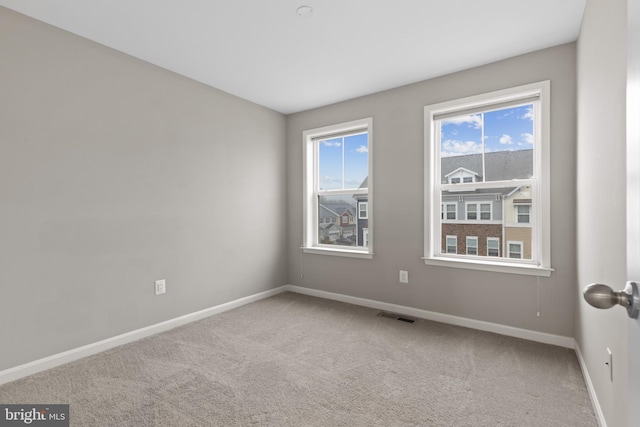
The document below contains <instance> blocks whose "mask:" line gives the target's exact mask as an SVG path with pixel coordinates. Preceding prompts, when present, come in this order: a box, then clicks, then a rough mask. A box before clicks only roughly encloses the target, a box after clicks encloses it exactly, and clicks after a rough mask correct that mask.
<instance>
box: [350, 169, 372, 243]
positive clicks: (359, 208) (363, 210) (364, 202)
mask: <svg viewBox="0 0 640 427" xmlns="http://www.w3.org/2000/svg"><path fill="white" fill-rule="evenodd" d="M368 187H369V177H366V178H365V179H364V181H362V184H360V188H368ZM353 198H354V199H356V215H357V218H358V236H357V245H358V246H364V247H368V246H369V196H368V195H355V196H353Z"/></svg>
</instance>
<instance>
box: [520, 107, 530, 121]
mask: <svg viewBox="0 0 640 427" xmlns="http://www.w3.org/2000/svg"><path fill="white" fill-rule="evenodd" d="M520 118H521V119H525V120H533V107H528V108H527V112H526V113H524V116H522V117H520Z"/></svg>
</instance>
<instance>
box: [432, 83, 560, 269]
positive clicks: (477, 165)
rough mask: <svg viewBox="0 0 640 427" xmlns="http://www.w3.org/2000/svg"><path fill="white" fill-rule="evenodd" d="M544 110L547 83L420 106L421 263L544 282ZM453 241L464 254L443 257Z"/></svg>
mask: <svg viewBox="0 0 640 427" xmlns="http://www.w3.org/2000/svg"><path fill="white" fill-rule="evenodd" d="M549 103H550V84H549V82H548V81H546V82H540V83H534V84H530V85H525V86H520V87H516V88H511V89H506V90H502V91H497V92H492V93H488V94H484V95H477V96H472V97H469V98H464V99H459V100H454V101H448V102H444V103H440V104H435V105H429V106H426V107H425V168H426V173H425V177H426V178H425V180H426V182H425V184H426V185H425V229H426V233H425V255H424V260H425V263H426V264H431V265H442V266H452V267H458V268H471V269H479V270H490V271H501V272H510V273H521V274H530V275H538V276H550V275H551V272H552V268H551V266H550V215H549V212H550V210H549V206H550V205H549V193H550V191H549V188H550V183H549V177H550V176H549V167H550V166H549V165H550V162H549V146H550V141H549V134H550V132H549V121H550V115H549V114H550V113H549ZM525 198H526V199H525ZM451 199H455V200H457V201H458V202H460V203H461V205H460V206H461V209H462V208H464V209H465V212H464V213H462V214H461V215H460V217H461V218H460V219H461V220H462V221H460V220H458V219H456V220H453V221H452V220H450V219H449V217H448V216H447V210H446V202H445V201H446V200H451ZM527 199H528V200H527ZM525 201H526V202H527V203H524V202H525ZM439 205H441V206H442V205H444V207H441V208H440V215H438V211H437V206H439ZM534 209H535V211H534ZM514 217H515V218H514ZM518 224H526V226H523V225H520V226H519V225H518ZM517 227H520V228H517ZM523 227H526V228H523ZM453 235H457V236H458V237H460V238H462V239H465V241H466V242H467V250H466V251H463V252H462V253H458V252H457V251H456V252H455V253H454V252H451V251H450V246H451V245H450V244H449V237H450V236H453ZM442 236H446V239H445V241H446V243H445V242H442V240H441V239H442ZM521 236H525V237H526V238H525V237H521ZM500 237H502V238H504V240H505V241H507V240H508V241H510V242H512V243H514V242H515V243H519V245H520V246H517V245H514V246H513V247H511V246H509V245H507V247H505V248H502V249H501V248H500ZM513 237H516V239H515V240H511V239H510V238H513ZM485 241H486V253H485V251H484V247H483V248H479V246H478V242H483V246H484V242H485ZM441 242H442V243H441ZM443 243H445V244H443ZM516 246H517V247H516ZM505 252H506V253H505ZM482 257H491V259H488V258H485V259H482Z"/></svg>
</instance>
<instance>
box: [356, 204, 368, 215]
mask: <svg viewBox="0 0 640 427" xmlns="http://www.w3.org/2000/svg"><path fill="white" fill-rule="evenodd" d="M361 206H364V215H362V210H361V209H360V207H361ZM358 219H369V202H358Z"/></svg>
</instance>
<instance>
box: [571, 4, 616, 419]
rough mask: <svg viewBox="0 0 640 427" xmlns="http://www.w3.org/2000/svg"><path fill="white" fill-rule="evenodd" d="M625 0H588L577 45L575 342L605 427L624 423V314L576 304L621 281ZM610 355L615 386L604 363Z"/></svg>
mask: <svg viewBox="0 0 640 427" xmlns="http://www.w3.org/2000/svg"><path fill="white" fill-rule="evenodd" d="M626 29H627V15H626V0H589V1H588V2H587V7H586V9H585V13H584V18H583V22H582V29H581V32H580V37H579V39H578V49H577V52H578V53H577V58H578V60H577V69H578V166H577V179H576V180H577V183H578V201H577V203H578V209H577V224H578V267H577V268H578V282H577V289H576V300H577V301H579V303H578V305H577V309H576V334H575V336H576V341H577V342H578V345H579V346H580V349H581V351H582V354H583V356H584V359H585V362H586V365H587V369H588V370H589V374H590V377H591V380H592V382H593V385H594V387H595V390H596V394H597V396H598V401H599V402H600V405H601V407H602V410H603V412H604V415H605V418H606V421H607V424H608V425H610V426H623V425H627V422H626V419H627V405H628V397H627V363H628V362H627V355H626V353H627V315H626V312H625V310H623V309H611V310H597V309H595V308H592V307H590V306H589V305H587V303H586V302H584V300H583V298H582V295H581V293H582V290H583V289H584V287H585V286H586V285H588V284H589V283H593V282H599V283H607V284H609V285H610V286H611V287H613V288H615V289H616V290H617V289H622V288H624V283H625V281H626V273H627V264H626V210H625V207H626V168H625V166H626V119H625V111H626V110H625V102H626V78H627V77H626V67H627V52H626V46H627V34H626ZM607 347H609V348H610V349H611V351H612V352H613V357H614V361H613V368H614V373H613V377H614V381H613V382H611V381H610V380H609V375H608V370H607V369H606V366H605V365H604V362H605V360H606V348H607Z"/></svg>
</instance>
